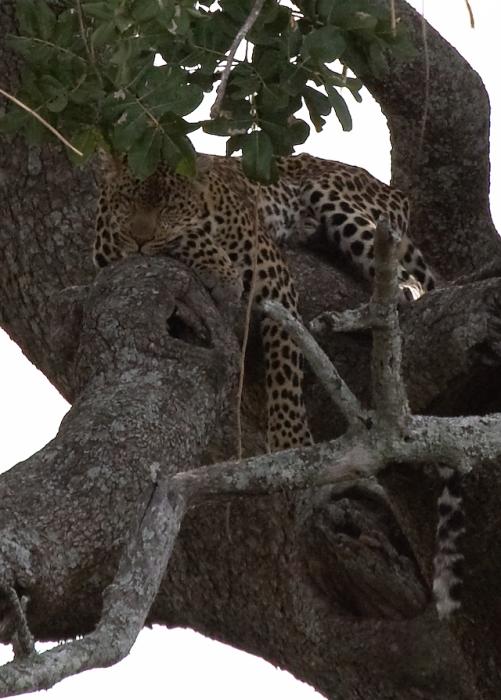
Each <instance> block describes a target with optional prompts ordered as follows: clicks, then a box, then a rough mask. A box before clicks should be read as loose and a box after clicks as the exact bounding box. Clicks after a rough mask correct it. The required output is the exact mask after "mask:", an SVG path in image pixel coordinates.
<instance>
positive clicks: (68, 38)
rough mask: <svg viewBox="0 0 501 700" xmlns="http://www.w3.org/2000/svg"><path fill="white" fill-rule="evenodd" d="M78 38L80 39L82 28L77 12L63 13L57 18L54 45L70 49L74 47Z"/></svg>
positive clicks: (68, 11)
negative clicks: (79, 24)
mask: <svg viewBox="0 0 501 700" xmlns="http://www.w3.org/2000/svg"><path fill="white" fill-rule="evenodd" d="M77 36H78V38H79V39H80V28H79V26H78V17H77V15H76V12H73V11H71V10H66V12H61V14H60V15H59V17H58V18H57V26H56V31H55V34H54V43H55V44H57V45H58V46H61V47H62V48H69V47H70V46H72V44H73V42H74V40H75V38H76V37H77Z"/></svg>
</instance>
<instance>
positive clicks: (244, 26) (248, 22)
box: [210, 0, 264, 119]
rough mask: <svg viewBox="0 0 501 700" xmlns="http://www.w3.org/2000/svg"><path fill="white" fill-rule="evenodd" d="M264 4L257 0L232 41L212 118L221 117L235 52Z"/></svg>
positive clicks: (262, 0) (212, 109)
mask: <svg viewBox="0 0 501 700" xmlns="http://www.w3.org/2000/svg"><path fill="white" fill-rule="evenodd" d="M263 5H264V0H255V2H254V5H253V7H252V10H251V11H250V12H249V14H248V16H247V18H246V20H245V22H244V23H243V24H242V26H241V27H240V29H239V30H238V32H237V34H236V36H235V38H234V39H233V41H232V44H231V46H230V50H229V51H228V55H227V57H226V66H225V67H224V71H223V74H222V75H221V81H220V83H219V85H218V88H217V91H216V99H215V100H214V104H213V105H212V107H211V110H210V118H211V119H217V117H219V114H220V112H221V105H222V103H223V100H224V95H225V92H226V85H227V84H228V79H229V77H230V73H231V68H232V66H233V59H234V58H235V54H236V52H237V50H238V47H239V46H240V44H241V43H242V41H243V39H244V38H245V36H246V35H247V34H248V32H250V30H251V29H252V25H253V24H254V22H255V21H256V20H257V18H258V16H259V13H260V12H261V10H262V8H263Z"/></svg>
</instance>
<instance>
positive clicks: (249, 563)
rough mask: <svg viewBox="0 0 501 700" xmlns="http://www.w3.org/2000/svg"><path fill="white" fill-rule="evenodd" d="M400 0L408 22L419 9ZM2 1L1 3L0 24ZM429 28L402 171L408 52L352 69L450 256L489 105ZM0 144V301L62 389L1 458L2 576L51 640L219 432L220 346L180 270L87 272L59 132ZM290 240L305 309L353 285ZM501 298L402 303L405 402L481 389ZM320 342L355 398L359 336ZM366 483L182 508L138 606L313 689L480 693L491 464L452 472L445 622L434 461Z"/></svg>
mask: <svg viewBox="0 0 501 700" xmlns="http://www.w3.org/2000/svg"><path fill="white" fill-rule="evenodd" d="M397 7H398V8H399V12H401V14H402V16H403V17H404V19H405V20H409V21H410V22H411V23H413V24H412V26H413V32H414V33H415V36H416V37H417V36H418V32H420V20H419V19H416V16H415V13H413V12H412V11H410V10H409V8H408V7H407V6H406V4H405V3H398V2H397ZM12 21H13V10H12V3H11V2H8V1H4V2H3V3H2V5H1V7H0V23H1V27H2V33H3V34H4V33H6V32H8V31H11V30H12V26H13V24H12ZM416 41H417V39H416ZM428 44H429V53H430V67H431V68H432V70H431V75H432V79H431V82H430V86H429V87H430V95H432V97H431V98H430V102H429V106H428V115H427V120H426V130H425V136H424V140H423V142H422V145H421V146H419V149H417V150H418V151H419V163H420V165H419V168H418V169H413V170H412V171H411V170H410V166H408V165H407V164H408V163H415V162H416V158H417V155H416V149H415V148H414V146H413V144H416V142H418V141H419V140H418V139H417V137H416V134H419V133H420V128H421V115H422V103H423V81H422V75H423V70H424V69H423V63H422V60H423V59H422V55H421V54H420V55H419V56H418V57H417V58H416V59H415V60H414V61H412V62H410V63H409V64H407V65H404V66H402V65H400V66H395V67H392V68H391V71H390V74H389V76H388V78H387V79H385V80H382V81H374V80H373V81H371V82H370V87H371V90H372V91H373V92H374V94H375V95H376V97H377V99H378V100H379V101H380V102H381V104H382V105H383V109H384V110H385V113H386V115H387V117H388V121H389V126H390V131H391V133H392V140H393V161H394V164H395V180H396V182H397V184H398V185H399V186H402V184H404V185H405V184H408V183H410V181H411V178H412V180H413V182H417V185H414V186H413V189H412V197H413V235H416V233H419V235H420V236H421V235H422V241H423V247H425V248H426V251H427V252H428V253H429V254H430V255H431V256H432V259H433V261H434V263H435V264H436V266H437V268H438V269H439V270H440V271H441V272H443V273H444V271H445V270H446V269H449V270H450V274H451V276H455V275H456V274H458V273H459V272H463V271H469V270H470V269H472V268H474V267H478V266H480V265H482V264H483V263H484V262H486V260H487V259H489V258H492V257H494V256H495V255H498V247H499V246H498V242H497V239H495V237H494V230H493V227H492V222H491V221H490V216H489V209H488V204H487V195H488V191H487V187H488V132H487V125H488V104H487V98H486V95H485V91H484V90H483V87H482V86H481V83H480V81H479V79H478V76H476V75H475V74H474V73H473V71H472V70H471V68H470V67H469V66H468V65H467V64H466V63H465V62H464V61H463V59H461V57H459V56H458V55H457V54H456V53H455V52H454V50H453V49H451V48H450V47H448V45H446V44H445V42H444V41H443V40H442V39H441V38H440V37H438V35H435V33H433V31H432V30H431V29H429V34H428ZM0 66H1V69H2V70H1V72H2V74H3V75H4V76H5V77H6V80H8V81H9V83H10V85H9V86H8V87H10V88H13V87H14V86H15V76H16V70H17V66H16V63H15V60H14V59H13V57H12V54H10V53H9V52H8V50H7V49H6V47H5V46H3V45H0ZM439 71H443V72H439ZM448 71H451V73H450V74H449V73H447V72H448ZM446 74H447V75H448V77H449V79H447V75H446ZM451 76H453V78H454V79H453V80H452V79H451ZM455 86H461V91H459V88H458V89H457V90H456V87H455ZM465 125H466V126H465ZM411 148H414V150H413V151H412V152H411V150H410V149H411ZM0 153H1V155H0V157H1V158H2V162H1V163H0V168H1V171H0V175H1V178H0V179H1V183H2V187H1V189H0V210H1V211H2V212H4V213H3V214H2V217H1V224H2V225H1V226H0V294H1V299H2V303H1V305H0V323H1V325H2V327H3V328H5V329H6V330H7V332H8V333H9V334H10V335H11V337H12V338H13V339H14V340H15V341H16V342H18V344H19V345H20V346H21V347H22V349H23V351H24V352H25V354H26V355H27V356H28V358H29V359H30V360H31V361H32V362H34V363H35V364H36V365H37V366H38V367H39V368H40V369H42V371H43V372H44V373H45V374H46V376H47V377H48V378H49V379H50V381H51V382H52V383H53V384H54V385H55V386H56V387H57V388H58V389H59V390H60V391H61V393H62V394H63V395H64V396H65V397H66V398H67V399H68V400H70V401H71V402H72V404H73V405H72V408H71V410H70V412H69V413H68V415H67V417H66V418H65V419H64V421H63V423H62V426H61V429H60V432H59V434H58V436H57V438H56V439H55V440H54V441H53V442H52V443H50V444H49V445H48V446H47V447H46V448H44V450H42V451H41V452H40V453H37V454H36V455H34V456H33V457H32V458H30V459H29V460H27V461H26V462H24V463H22V464H20V465H17V466H16V467H15V468H13V469H12V470H11V471H10V472H8V473H7V474H5V475H2V477H1V479H0V504H1V506H0V561H1V564H2V569H3V571H4V578H5V579H6V580H7V581H8V582H10V583H11V585H13V586H14V587H15V588H16V590H18V591H19V592H20V593H26V594H28V595H29V598H30V603H29V607H28V621H29V625H30V628H31V630H32V632H33V633H34V634H35V636H36V638H38V639H61V638H67V637H68V638H69V637H73V636H75V635H77V634H83V633H85V632H88V631H89V630H91V629H92V628H93V626H94V625H95V624H96V623H97V621H98V619H99V616H100V613H101V605H102V594H103V590H104V589H105V587H106V586H107V585H108V584H109V583H110V582H111V580H112V578H113V576H114V573H115V571H116V568H117V566H118V560H119V556H120V553H121V551H122V549H123V546H124V544H125V542H126V541H127V539H128V537H129V535H130V532H131V530H133V529H134V527H135V525H136V524H137V522H139V521H140V520H141V517H142V515H143V513H144V510H145V508H146V505H147V503H148V501H149V499H150V497H151V493H152V489H153V487H154V483H155V481H156V479H157V477H158V474H163V475H165V474H174V473H176V472H178V471H184V470H186V469H188V468H189V467H194V466H197V465H199V464H201V463H204V462H208V461H209V460H215V459H219V458H220V456H221V455H225V454H226V455H230V456H231V454H232V453H234V445H235V441H234V440H235V432H234V430H233V417H234V416H233V415H232V410H231V409H232V407H233V406H234V403H235V401H234V387H235V378H236V372H237V361H238V347H237V342H236V339H235V337H234V335H233V333H232V332H231V330H230V329H228V328H226V327H225V324H224V322H223V320H222V317H221V315H220V314H219V313H218V310H217V309H215V308H214V305H213V303H212V301H211V299H210V298H209V296H208V295H207V294H206V293H205V292H204V290H203V289H201V287H200V285H199V284H198V282H197V280H196V279H194V278H193V277H192V275H191V274H190V273H189V271H187V270H186V269H184V268H182V267H181V266H180V265H179V264H177V263H175V262H173V261H170V260H160V259H154V260H143V259H131V260H129V261H127V262H126V263H124V264H122V265H119V266H116V267H115V268H112V269H110V270H105V271H103V272H102V273H100V275H99V276H98V277H97V279H96V281H95V282H94V281H93V271H92V266H91V261H90V253H89V251H90V244H91V238H92V234H91V229H92V226H91V220H92V216H93V208H94V197H95V185H94V179H93V176H92V174H91V172H90V170H86V171H78V170H74V169H73V168H72V167H71V166H70V164H69V163H68V161H67V160H66V158H65V156H64V155H63V154H62V153H61V152H60V151H59V150H58V149H57V148H56V147H54V148H47V149H42V150H40V149H36V148H27V147H26V146H25V145H23V144H22V143H21V142H19V141H17V140H16V141H15V142H14V143H12V144H6V143H3V148H2V151H1V152H0ZM438 166H440V167H438ZM416 167H417V166H416ZM415 173H417V176H416V177H415ZM451 182H452V183H453V186H452V185H450V184H446V183H451ZM452 245H454V247H452V248H451V246H452ZM451 251H452V252H451ZM289 257H290V262H291V266H292V268H293V271H294V274H295V277H296V280H297V282H298V287H299V291H300V294H301V298H302V304H303V308H302V310H303V313H304V316H305V318H306V319H310V318H312V317H313V316H315V315H316V314H318V313H319V312H320V311H325V310H326V309H342V308H346V307H347V306H349V307H352V306H356V305H357V304H358V303H361V302H362V301H364V300H366V299H367V290H366V289H365V288H364V287H363V286H362V285H360V284H359V282H358V281H357V280H355V279H353V278H352V277H351V276H350V275H349V274H347V273H346V272H345V271H343V270H336V269H334V268H332V267H331V266H329V264H328V263H326V262H325V261H320V260H319V259H318V258H315V257H314V256H313V255H312V254H306V253H299V252H293V253H291V254H290V256H289ZM447 264H450V266H449V268H447V267H446V266H447ZM444 276H445V273H444ZM62 290H64V292H63V291H62ZM500 303H501V285H500V283H499V280H497V279H493V280H487V281H482V282H479V283H472V284H471V285H468V286H465V287H461V288H457V289H454V288H450V289H445V290H443V291H441V292H437V293H433V294H429V295H427V296H426V297H424V298H423V299H422V300H420V301H419V302H418V303H416V304H414V305H412V306H410V307H408V308H406V309H404V311H403V313H402V325H403V329H404V338H405V347H404V361H405V376H406V383H407V389H408V393H409V396H410V399H411V404H412V408H413V409H414V410H415V411H416V412H423V413H424V412H427V411H428V412H432V413H437V414H441V415H456V414H465V413H472V412H475V413H482V412H486V411H494V410H497V411H499V410H500V409H501V405H500V404H501V387H500V384H499V380H498V379H497V377H498V374H499V363H500V357H499V354H500V341H499V333H500V330H499V322H498V320H497V319H498V318H499V305H500ZM322 344H323V345H324V347H326V349H327V351H328V353H329V355H330V356H331V357H332V358H334V360H335V362H336V365H337V367H338V369H339V370H340V371H341V374H342V376H343V377H344V378H345V379H346V380H347V382H348V384H349V386H350V387H351V388H352V390H354V391H355V393H356V394H357V396H358V397H360V398H361V399H362V400H363V401H365V402H367V400H368V387H369V384H370V377H369V365H368V358H369V352H370V346H371V339H370V335H369V334H368V333H357V334H353V333H350V334H347V333H345V334H336V335H332V334H330V333H328V332H326V333H325V334H324V336H323V337H322ZM257 357H258V352H257V343H256V342H254V344H253V345H251V348H250V351H249V353H248V361H247V367H246V371H247V375H248V380H249V382H250V383H251V386H250V388H249V389H248V392H247V395H246V401H245V408H246V421H247V422H246V425H245V430H244V436H245V438H246V441H247V449H248V451H253V450H255V449H256V445H258V444H260V442H261V441H262V438H261V437H260V434H259V429H260V425H259V423H260V420H261V418H262V416H261V413H262V411H260V408H259V407H260V403H259V397H260V395H261V394H260V389H259V388H256V386H257V385H258V381H257V380H258V378H259V376H260V369H259V367H260V365H259V362H258V359H257ZM255 385H256V386H255ZM307 403H308V411H309V413H310V414H311V416H312V423H313V428H314V432H315V436H316V438H317V440H319V439H330V438H332V437H333V436H335V435H338V434H340V433H341V432H342V431H343V429H344V428H343V423H342V420H341V418H339V417H336V413H335V411H334V410H333V408H332V405H331V403H330V400H329V399H328V398H327V397H326V395H324V393H323V390H322V389H321V388H319V387H318V386H317V385H316V384H315V382H314V380H313V378H311V377H309V384H308V387H307ZM223 425H224V426H228V427H227V428H225V429H224V430H223V429H222V428H221V426H223ZM383 481H384V486H385V488H386V490H387V493H388V495H389V502H390V503H391V508H390V507H388V503H387V502H386V501H384V500H383V499H381V498H380V497H378V496H377V495H374V494H371V493H368V492H367V491H366V490H362V489H360V488H352V489H351V490H350V491H348V492H345V493H343V492H339V491H337V490H335V489H331V488H328V487H326V488H322V489H316V490H315V491H314V492H306V493H304V494H302V495H301V496H299V497H295V496H294V495H293V494H291V493H285V494H281V495H269V496H259V497H258V496H246V497H227V498H224V499H218V500H215V501H214V502H213V503H210V504H204V505H201V506H199V507H197V508H194V509H193V510H192V511H191V512H190V513H189V514H188V516H187V517H186V518H185V519H184V521H183V525H182V529H181V534H180V537H179V539H178V541H177V544H176V547H175V549H174V553H173V557H172V559H171V561H170V563H169V567H168V570H167V572H166V574H165V577H164V580H163V583H162V586H161V588H160V591H159V594H158V596H157V598H156V600H155V603H154V605H153V607H152V609H151V613H150V616H149V620H148V622H149V623H150V624H151V623H158V624H162V625H166V626H174V625H182V626H190V627H193V628H194V629H196V630H198V631H200V632H202V633H204V634H207V635H209V636H211V637H213V638H216V639H219V640H221V641H224V642H227V643H230V644H233V645H234V646H236V647H239V648H242V649H245V650H247V651H250V652H252V653H255V654H258V655H259V656H262V657H263V658H266V659H268V660H269V661H271V662H272V663H275V664H277V665H280V666H281V667H283V668H286V669H288V670H290V671H291V672H292V673H293V674H294V675H296V676H297V677H298V678H301V679H303V680H306V681H308V682H309V683H311V684H312V685H313V686H314V687H316V688H317V689H318V690H319V691H320V692H322V693H323V694H324V695H325V696H326V697H329V698H343V700H350V699H351V698H359V697H361V696H363V697H364V698H366V699H367V700H371V699H374V700H376V699H377V700H385V699H386V698H388V700H389V699H390V698H395V697H398V698H399V699H401V700H407V699H409V700H411V699H415V698H416V697H420V698H430V699H431V698H434V699H437V698H438V699H442V698H443V699H444V700H446V699H451V700H452V699H454V700H457V699H458V698H465V700H466V699H468V700H472V699H473V698H480V697H482V698H497V697H499V693H500V690H501V686H500V684H499V677H498V671H497V670H496V669H499V665H500V661H501V658H500V657H501V648H500V646H501V645H500V643H499V635H498V633H497V630H498V629H499V626H500V624H501V619H500V613H499V606H498V604H497V602H496V601H497V597H498V593H497V591H498V581H499V580H500V574H501V571H500V568H501V565H500V564H499V562H501V552H500V551H499V550H500V547H501V545H500V544H499V536H498V531H497V528H496V513H497V511H498V506H497V504H498V503H499V499H500V498H501V493H500V491H501V486H500V485H499V479H498V478H496V469H495V468H493V465H478V466H477V467H476V468H475V470H474V472H473V473H472V474H470V475H469V476H468V477H467V478H465V479H464V483H465V487H466V493H467V498H466V512H467V518H468V536H467V538H466V541H465V546H464V553H465V558H466V562H467V567H466V569H467V574H466V591H465V597H464V614H460V615H459V616H458V618H457V620H456V621H454V622H453V623H452V624H451V625H445V624H440V623H439V622H438V621H437V618H436V615H435V613H434V609H433V604H432V602H431V597H430V580H431V561H432V558H433V552H434V548H435V536H434V523H435V522H436V515H435V502H436V496H437V495H438V492H439V489H440V486H439V482H438V480H437V478H436V477H435V475H434V471H433V470H432V469H430V470H429V471H428V470H425V471H424V472H423V471H422V470H417V469H408V468H406V467H405V466H404V465H395V466H394V467H393V468H391V469H389V470H387V472H386V473H385V475H384V478H383ZM2 610H3V609H2V608H0V613H1V612H2Z"/></svg>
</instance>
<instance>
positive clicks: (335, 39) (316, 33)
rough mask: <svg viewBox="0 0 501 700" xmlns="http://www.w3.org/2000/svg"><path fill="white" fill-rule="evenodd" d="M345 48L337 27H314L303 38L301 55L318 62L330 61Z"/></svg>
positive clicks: (337, 56)
mask: <svg viewBox="0 0 501 700" xmlns="http://www.w3.org/2000/svg"><path fill="white" fill-rule="evenodd" d="M345 48H346V41H345V39H344V37H343V35H342V34H341V32H340V31H339V29H338V28H337V27H333V26H327V27H322V28H321V29H314V30H313V31H312V32H310V33H309V34H307V35H306V36H305V37H304V40H303V50H302V53H303V56H304V57H305V58H311V59H313V61H315V62H318V63H332V61H335V60H336V59H337V58H339V57H340V56H341V55H342V53H343V51H344V50H345Z"/></svg>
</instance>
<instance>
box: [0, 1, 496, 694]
mask: <svg viewBox="0 0 501 700" xmlns="http://www.w3.org/2000/svg"><path fill="white" fill-rule="evenodd" d="M411 4H412V5H413V6H414V7H416V8H417V9H419V10H421V9H422V5H423V2H422V0H412V1H411ZM470 4H471V6H472V8H473V12H474V15H475V21H476V28H475V29H474V30H472V29H471V28H470V26H469V20H468V14H467V11H466V3H465V0H427V1H426V2H425V8H424V9H425V15H426V17H427V19H428V20H429V21H430V22H431V24H433V26H435V27H436V28H437V29H438V30H439V31H440V33H441V34H442V35H443V36H444V37H445V38H446V39H448V41H450V42H451V43H452V44H453V45H454V46H456V48H457V49H458V50H459V51H460V52H461V53H462V54H463V56H465V57H466V58H467V60H468V61H469V62H470V63H471V65H472V66H473V67H474V68H475V69H476V70H477V71H478V73H479V74H480V75H481V76H482V78H483V80H484V83H485V85H486V87H487V90H488V92H489V95H490V98H491V107H492V116H491V126H492V139H491V153H492V154H494V153H495V152H497V150H498V148H499V141H500V138H501V91H500V90H499V88H498V81H499V68H498V65H497V64H498V61H497V60H495V51H496V49H495V47H496V46H498V44H499V26H500V19H501V6H500V3H499V0H470ZM348 98H349V96H348ZM465 99H468V96H467V95H465ZM349 104H350V109H351V111H352V115H353V121H354V129H353V131H352V132H350V133H348V134H345V133H343V132H342V131H341V128H340V127H339V125H338V124H337V122H336V121H335V119H334V117H332V118H330V126H329V127H328V128H326V129H324V131H323V132H322V133H321V134H314V135H312V136H311V137H310V139H309V140H308V141H307V142H306V144H305V145H304V146H303V147H302V150H305V151H307V152H309V153H312V154H314V155H319V156H322V157H324V158H332V159H334V160H339V161H345V162H348V163H353V164H356V165H361V166H363V167H365V168H367V170H369V171H371V172H372V173H373V174H374V175H376V176H377V177H379V178H380V179H382V180H385V181H388V180H389V172H390V154H389V152H390V144H389V138H388V132H387V129H386V124H385V121H384V118H383V117H382V115H381V112H380V110H379V107H378V106H377V104H376V103H375V102H374V101H373V100H372V99H371V98H370V96H369V95H368V94H367V93H364V100H363V103H362V104H361V105H359V104H357V103H356V102H354V100H350V102H349ZM195 141H196V146H197V148H199V150H202V151H205V152H214V153H224V144H223V142H222V141H221V142H219V141H218V140H217V139H215V138H214V137H213V138H211V139H209V137H207V136H205V135H201V137H199V138H198V139H195ZM491 160H492V173H491V182H492V187H491V192H492V193H498V192H499V191H500V189H501V187H500V180H501V173H500V168H501V162H500V161H496V159H495V158H492V159H491ZM491 200H492V208H493V216H494V219H495V223H497V226H498V229H501V205H500V204H498V203H497V202H496V198H495V196H493V197H491ZM498 201H499V198H498ZM0 358H1V362H0V387H1V393H0V425H1V426H2V443H1V454H0V472H1V471H5V470H6V469H8V468H10V467H11V466H12V465H14V464H16V463H17V462H19V461H20V460H23V459H26V458H27V457H29V456H30V455H31V454H33V452H35V451H36V450H38V449H40V448H41V447H43V446H44V445H45V444H46V443H47V442H48V441H49V440H50V439H52V437H53V436H54V435H55V434H56V432H57V429H58V426H59V423H60V421H61V419H62V417H63V415H64V414H65V412H66V411H67V409H68V405H67V404H66V402H65V401H64V400H63V399H62V398H61V397H60V396H59V395H58V393H57V392H56V390H55V389H54V388H53V387H52V386H51V385H50V384H49V382H48V381H47V380H46V379H45V377H44V376H43V375H42V374H41V373H40V372H38V370H36V369H35V368H34V367H33V365H31V364H30V363H29V362H28V361H27V360H26V359H25V358H24V357H23V355H22V354H21V352H20V350H19V349H18V348H17V346H16V345H14V344H13V343H12V342H11V341H10V340H9V339H8V337H7V336H6V335H5V334H4V333H3V332H2V331H0ZM8 658H10V655H9V650H8V649H7V648H6V647H0V662H3V661H5V660H7V659H8ZM145 695H147V697H148V698H149V699H151V700H155V699H156V698H162V699H163V698H165V697H169V698H172V700H191V699H193V698H202V697H203V698H205V700H212V699H214V700H215V699H216V698H217V699H218V700H230V698H231V700H233V698H235V697H238V698H239V699H240V700H255V698H256V697H259V696H261V697H264V698H277V699H280V698H285V697H286V698H288V699H289V700H313V699H314V698H317V699H318V698H320V697H321V696H320V695H319V694H318V693H315V691H313V689H312V688H310V687H309V686H307V685H305V684H303V683H299V681H297V680H295V679H294V678H293V677H292V676H291V675H290V674H288V673H285V672H282V671H279V670H277V669H275V668H274V667H273V666H271V665H270V664H268V663H266V662H264V661H262V660H261V659H258V658H256V657H253V656H251V655H249V654H244V653H243V652H238V651H236V650H234V649H231V648H230V647H226V646H224V645H222V644H218V643H217V642H213V641H211V640H208V639H205V638H203V637H202V636H201V635H198V634H195V633H194V632H192V631H190V630H165V629H160V628H157V629H154V630H144V631H143V632H142V633H141V635H140V637H139V639H138V641H137V643H136V645H135V646H134V648H133V650H132V652H131V654H130V655H129V657H128V658H127V659H125V660H124V661H122V663H120V664H118V665H117V666H115V667H114V668H111V669H105V670H98V671H91V672H87V673H85V674H82V675H80V676H77V677H75V678H71V679H68V680H66V681H64V682H63V683H60V684H59V685H58V686H56V687H55V688H53V689H51V690H50V691H48V692H46V693H44V694H43V696H42V693H38V694H37V696H39V697H43V698H44V699H45V698H47V700H58V699H60V700H62V699H63V698H64V699H67V698H68V697H72V698H75V699H76V700H78V698H88V697H92V696H94V697H105V696H106V697H119V698H121V699H123V700H128V699H129V698H130V699H131V700H132V698H134V700H135V699H136V698H137V697H141V696H145ZM33 696H34V694H33V695H30V697H33Z"/></svg>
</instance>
